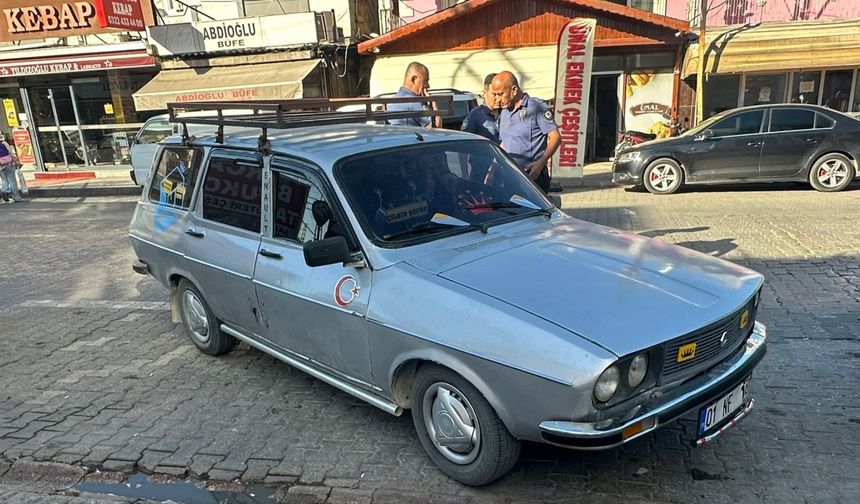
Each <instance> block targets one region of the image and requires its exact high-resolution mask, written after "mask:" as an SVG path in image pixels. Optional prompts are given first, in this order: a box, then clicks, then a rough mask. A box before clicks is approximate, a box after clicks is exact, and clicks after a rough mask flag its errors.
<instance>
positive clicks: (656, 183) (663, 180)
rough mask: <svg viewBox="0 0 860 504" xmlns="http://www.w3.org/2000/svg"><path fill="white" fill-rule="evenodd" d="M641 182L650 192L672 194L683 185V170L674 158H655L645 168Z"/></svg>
mask: <svg viewBox="0 0 860 504" xmlns="http://www.w3.org/2000/svg"><path fill="white" fill-rule="evenodd" d="M642 184H643V185H644V186H645V189H647V190H648V192H649V193H651V194H672V193H674V192H676V191H677V190H678V189H680V188H681V187H682V186H683V185H684V170H683V169H682V168H681V165H680V164H678V162H677V161H675V160H674V159H669V158H661V159H657V160H655V161H653V162H652V163H651V164H649V165H648V167H647V168H645V172H644V173H642Z"/></svg>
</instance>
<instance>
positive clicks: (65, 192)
mask: <svg viewBox="0 0 860 504" xmlns="http://www.w3.org/2000/svg"><path fill="white" fill-rule="evenodd" d="M24 178H25V180H26V181H27V187H28V189H29V193H28V194H27V195H25V197H26V198H81V197H88V196H137V195H139V194H140V192H141V188H140V187H138V186H136V185H135V184H134V182H132V180H131V177H130V176H129V173H128V170H108V169H93V170H74V171H66V170H63V171H52V172H24Z"/></svg>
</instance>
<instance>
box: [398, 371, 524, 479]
mask: <svg viewBox="0 0 860 504" xmlns="http://www.w3.org/2000/svg"><path fill="white" fill-rule="evenodd" d="M458 421H459V422H461V423H463V424H465V425H466V426H467V427H470V428H472V429H474V430H473V431H471V432H467V434H471V435H469V436H468V439H467V440H464V441H462V442H460V443H459V444H458V443H456V442H455V441H456V440H453V439H450V438H451V436H450V434H455V431H457V433H460V434H463V433H464V431H463V430H457V427H456V424H457V422H458ZM412 422H413V423H414V424H415V430H416V431H417V432H418V439H419V440H420V441H421V445H422V446H423V447H424V450H425V451H426V452H427V454H428V455H429V456H430V458H431V459H432V460H433V462H434V463H435V464H436V465H437V466H438V467H439V468H440V469H441V470H442V472H444V473H445V474H447V475H448V476H450V477H451V478H453V479H455V480H457V481H459V482H460V483H463V484H466V485H471V486H480V485H486V484H487V483H490V482H492V481H495V480H497V479H498V478H500V477H502V476H503V475H504V474H506V473H507V472H508V471H510V470H511V468H512V467H513V466H514V464H516V462H517V460H518V459H519V457H520V448H521V444H520V441H519V440H518V439H516V438H515V437H513V436H512V435H511V433H510V432H508V429H507V427H505V424H504V423H502V421H501V419H499V416H498V415H496V412H495V410H493V407H492V406H491V405H490V403H489V402H487V400H486V399H485V398H484V396H483V395H482V394H481V393H480V392H478V389H476V388H475V387H474V386H473V385H472V384H471V383H469V382H468V381H466V380H465V379H464V378H463V377H461V376H460V375H458V374H457V373H455V372H453V371H451V370H450V369H447V368H443V367H440V366H436V365H425V366H422V367H421V368H419V369H418V372H417V373H416V375H415V378H414V379H413V381H412ZM443 430H444V431H447V434H449V436H448V438H449V440H448V441H447V442H445V443H444V445H443V443H440V442H439V441H438V438H437V436H436V433H437V431H438V432H439V433H440V434H442V435H443V436H444V434H445V433H443V432H442V431H443Z"/></svg>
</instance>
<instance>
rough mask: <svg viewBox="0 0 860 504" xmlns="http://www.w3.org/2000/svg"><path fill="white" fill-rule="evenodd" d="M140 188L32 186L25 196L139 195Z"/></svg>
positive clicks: (84, 196)
mask: <svg viewBox="0 0 860 504" xmlns="http://www.w3.org/2000/svg"><path fill="white" fill-rule="evenodd" d="M141 191H143V189H142V188H140V187H137V186H107V187H53V188H48V187H33V188H31V189H30V191H29V192H28V193H27V195H26V197H27V198H33V199H35V198H86V197H90V196H140V194H141Z"/></svg>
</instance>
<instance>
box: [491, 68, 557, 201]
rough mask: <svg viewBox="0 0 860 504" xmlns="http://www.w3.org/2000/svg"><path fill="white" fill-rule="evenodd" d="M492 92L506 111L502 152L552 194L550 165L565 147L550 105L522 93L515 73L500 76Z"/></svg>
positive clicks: (501, 128)
mask: <svg viewBox="0 0 860 504" xmlns="http://www.w3.org/2000/svg"><path fill="white" fill-rule="evenodd" d="M490 89H491V91H492V93H493V98H495V99H496V100H498V102H497V103H498V105H499V106H500V107H501V108H502V113H501V116H500V117H499V137H500V138H501V140H502V149H504V150H505V152H507V153H508V154H510V156H511V158H513V160H514V161H515V162H516V163H517V165H518V166H519V167H520V169H521V170H522V171H523V172H524V173H525V174H526V176H528V178H530V179H531V180H532V181H534V183H535V184H537V186H538V187H540V188H541V190H542V191H543V192H544V193H547V192H549V186H550V184H549V182H550V180H549V171H548V170H547V167H546V165H547V162H548V161H549V160H550V159H551V158H552V155H553V154H555V151H556V150H557V149H558V147H559V145H561V134H560V133H559V132H558V127H557V126H556V124H555V119H554V118H553V114H552V112H551V111H550V110H549V108H548V107H547V105H546V103H544V102H542V101H541V100H538V99H536V98H532V97H530V96H529V95H528V94H527V93H526V92H524V91H523V90H522V89H520V84H519V82H517V78H516V77H514V74H512V73H511V72H508V71H504V72H499V73H498V74H497V75H496V77H495V78H494V79H493V83H492V84H491V86H490Z"/></svg>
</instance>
